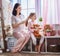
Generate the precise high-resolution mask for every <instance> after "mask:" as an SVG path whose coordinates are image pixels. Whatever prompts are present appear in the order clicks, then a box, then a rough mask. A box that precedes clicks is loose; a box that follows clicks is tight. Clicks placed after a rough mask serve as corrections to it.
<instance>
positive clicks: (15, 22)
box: [12, 3, 30, 52]
mask: <svg viewBox="0 0 60 56" xmlns="http://www.w3.org/2000/svg"><path fill="white" fill-rule="evenodd" d="M27 20H28V19H27ZM27 20H24V16H23V15H22V14H21V5H20V4H19V3H16V4H15V6H14V8H13V12H12V27H13V35H14V37H15V38H17V43H16V45H15V46H14V47H13V49H12V52H17V51H21V50H22V48H23V47H24V46H25V44H26V43H27V42H28V40H29V38H30V35H29V31H28V29H27V28H26V26H25V23H26V21H27Z"/></svg>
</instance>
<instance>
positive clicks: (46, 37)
mask: <svg viewBox="0 0 60 56" xmlns="http://www.w3.org/2000/svg"><path fill="white" fill-rule="evenodd" d="M44 38H45V52H46V53H47V39H49V38H52V39H54V38H60V36H44Z"/></svg>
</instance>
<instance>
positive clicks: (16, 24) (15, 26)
mask: <svg viewBox="0 0 60 56" xmlns="http://www.w3.org/2000/svg"><path fill="white" fill-rule="evenodd" d="M25 22H26V21H22V22H20V23H15V24H12V27H13V28H17V27H18V26H19V25H21V24H23V23H25Z"/></svg>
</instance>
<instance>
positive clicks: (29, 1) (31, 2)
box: [20, 0, 35, 18]
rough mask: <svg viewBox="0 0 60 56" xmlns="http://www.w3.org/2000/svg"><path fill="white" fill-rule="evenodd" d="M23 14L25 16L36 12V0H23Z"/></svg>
mask: <svg viewBox="0 0 60 56" xmlns="http://www.w3.org/2000/svg"><path fill="white" fill-rule="evenodd" d="M20 3H21V7H22V12H21V13H22V14H23V15H24V16H25V18H26V17H27V16H28V15H29V14H30V13H31V12H35V0H21V2H20Z"/></svg>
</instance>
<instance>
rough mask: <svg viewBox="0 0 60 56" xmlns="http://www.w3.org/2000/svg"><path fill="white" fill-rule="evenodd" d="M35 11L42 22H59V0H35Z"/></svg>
mask: <svg viewBox="0 0 60 56" xmlns="http://www.w3.org/2000/svg"><path fill="white" fill-rule="evenodd" d="M36 13H37V15H38V17H40V16H41V17H42V18H43V23H44V24H60V0H37V1H36Z"/></svg>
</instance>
